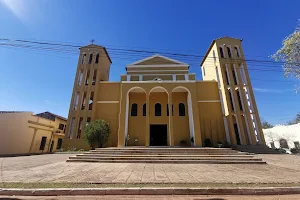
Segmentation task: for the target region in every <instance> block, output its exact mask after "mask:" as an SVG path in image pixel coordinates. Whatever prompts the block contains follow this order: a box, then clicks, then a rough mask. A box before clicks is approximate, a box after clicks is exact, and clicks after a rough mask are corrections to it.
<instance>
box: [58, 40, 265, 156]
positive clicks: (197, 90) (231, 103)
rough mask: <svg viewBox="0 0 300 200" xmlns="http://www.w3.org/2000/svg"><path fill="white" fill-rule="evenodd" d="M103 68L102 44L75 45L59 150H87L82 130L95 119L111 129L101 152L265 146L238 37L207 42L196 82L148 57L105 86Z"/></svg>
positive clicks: (172, 63) (175, 63)
mask: <svg viewBox="0 0 300 200" xmlns="http://www.w3.org/2000/svg"><path fill="white" fill-rule="evenodd" d="M200 62H201V63H200ZM111 63H112V61H111V59H110V56H109V54H108V52H107V50H106V49H105V47H103V46H98V45H94V44H91V45H88V46H84V47H81V48H80V55H79V60H78V66H77V72H76V77H75V81H74V87H73V93H72V98H71V102H70V109H69V117H68V123H67V131H66V135H65V138H64V141H63V147H64V148H68V147H75V148H76V149H86V150H87V149H90V147H89V146H88V145H87V144H85V142H84V139H83V134H84V127H85V126H86V125H87V124H88V123H89V122H91V121H93V120H97V119H104V120H106V121H107V122H108V123H109V125H110V128H111V134H110V136H109V139H108V142H107V143H106V144H105V146H106V147H124V146H146V147H148V146H175V147H176V146H185V147H187V146H194V147H204V146H217V145H218V144H222V145H224V146H225V145H254V144H265V140H264V135H263V132H262V126H261V122H260V118H259V114H258V110H257V106H256V101H255V97H254V94H253V89H252V86H251V80H250V77H249V73H248V68H247V63H246V60H245V57H244V52H243V48H242V40H240V39H236V38H230V37H222V38H218V39H215V40H213V41H212V43H211V44H210V46H209V48H208V50H207V52H206V54H205V56H204V57H203V59H202V61H201V60H199V63H200V66H199V67H200V68H201V71H202V77H203V80H196V74H194V73H190V72H189V64H188V63H184V62H181V61H179V60H175V59H172V58H169V57H166V56H163V55H159V54H155V55H153V56H151V57H147V58H144V59H142V60H138V61H136V62H134V63H130V64H128V65H127V66H126V74H122V75H121V76H120V81H118V82H111V81H109V75H110V65H111Z"/></svg>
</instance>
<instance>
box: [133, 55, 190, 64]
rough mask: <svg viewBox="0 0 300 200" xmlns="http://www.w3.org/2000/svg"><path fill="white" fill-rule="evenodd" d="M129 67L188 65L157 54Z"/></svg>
mask: <svg viewBox="0 0 300 200" xmlns="http://www.w3.org/2000/svg"><path fill="white" fill-rule="evenodd" d="M129 65H131V66H132V65H188V64H186V63H183V62H180V61H178V60H174V59H171V58H168V57H165V56H161V55H159V54H156V55H153V56H150V57H147V58H144V59H142V60H139V61H136V62H134V63H131V64H129Z"/></svg>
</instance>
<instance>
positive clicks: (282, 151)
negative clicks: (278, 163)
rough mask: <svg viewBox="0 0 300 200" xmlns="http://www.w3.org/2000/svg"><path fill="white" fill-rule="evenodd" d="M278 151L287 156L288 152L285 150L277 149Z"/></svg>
mask: <svg viewBox="0 0 300 200" xmlns="http://www.w3.org/2000/svg"><path fill="white" fill-rule="evenodd" d="M276 150H277V151H279V153H282V154H285V153H286V150H285V149H282V148H279V149H276Z"/></svg>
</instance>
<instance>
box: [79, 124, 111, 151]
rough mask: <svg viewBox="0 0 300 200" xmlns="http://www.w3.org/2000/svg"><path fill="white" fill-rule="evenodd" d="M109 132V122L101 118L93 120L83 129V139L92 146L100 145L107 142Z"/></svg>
mask: <svg viewBox="0 0 300 200" xmlns="http://www.w3.org/2000/svg"><path fill="white" fill-rule="evenodd" d="M109 134H110V127H109V124H108V123H107V122H106V121H105V120H103V119H100V120H95V121H92V122H91V123H89V124H88V125H87V126H86V127H85V129H84V140H85V142H86V143H87V144H88V145H90V146H91V147H92V148H93V147H95V146H97V147H102V145H103V144H105V143H106V142H107V139H108V137H109Z"/></svg>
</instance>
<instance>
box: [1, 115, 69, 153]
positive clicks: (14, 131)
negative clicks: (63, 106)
mask: <svg viewBox="0 0 300 200" xmlns="http://www.w3.org/2000/svg"><path fill="white" fill-rule="evenodd" d="M59 123H63V124H66V121H63V120H60V119H58V120H55V121H52V120H48V119H44V118H41V117H37V116H33V115H32V113H30V112H15V113H0V133H1V134H0V155H1V154H27V153H45V152H49V150H50V144H51V142H52V141H54V145H53V149H52V150H53V152H54V151H56V147H57V140H58V139H59V138H63V136H64V134H63V133H60V134H59V133H55V132H56V130H57V129H58V125H59ZM52 133H53V134H52ZM43 136H44V137H47V141H46V145H45V148H44V150H43V151H42V150H39V148H40V144H41V140H42V137H43Z"/></svg>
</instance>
